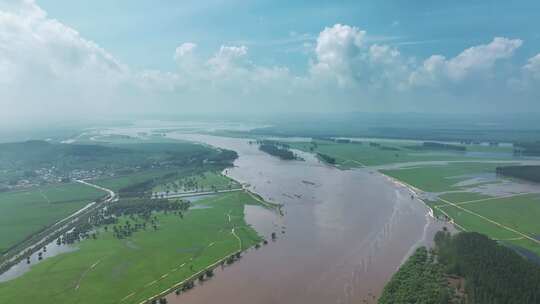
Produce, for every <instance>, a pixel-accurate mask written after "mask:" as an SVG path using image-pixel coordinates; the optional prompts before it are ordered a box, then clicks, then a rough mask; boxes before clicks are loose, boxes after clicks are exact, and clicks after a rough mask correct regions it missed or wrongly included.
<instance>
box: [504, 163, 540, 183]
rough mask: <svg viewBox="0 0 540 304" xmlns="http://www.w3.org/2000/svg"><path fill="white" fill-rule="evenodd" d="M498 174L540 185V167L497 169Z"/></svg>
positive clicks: (506, 167)
mask: <svg viewBox="0 0 540 304" xmlns="http://www.w3.org/2000/svg"><path fill="white" fill-rule="evenodd" d="M496 171H497V174H500V175H504V176H509V177H515V178H520V179H524V180H528V181H531V182H536V183H540V166H505V167H497V170H496Z"/></svg>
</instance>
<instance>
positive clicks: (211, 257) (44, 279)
mask: <svg viewBox="0 0 540 304" xmlns="http://www.w3.org/2000/svg"><path fill="white" fill-rule="evenodd" d="M197 204H201V205H204V206H205V208H200V209H191V210H190V211H188V212H187V213H185V215H184V217H183V219H182V218H180V217H179V216H177V215H173V214H170V213H169V214H168V215H165V214H163V213H159V214H158V215H157V216H158V218H159V229H158V230H157V231H153V230H151V229H149V230H145V231H139V232H136V233H135V234H133V235H132V236H131V237H129V238H127V239H122V240H119V239H116V238H114V237H113V236H112V232H105V231H104V230H103V229H101V230H100V233H99V236H98V238H97V240H91V239H88V240H85V241H82V242H81V243H79V244H78V245H77V246H78V247H79V250H77V251H74V252H71V253H65V254H62V255H59V256H56V257H53V258H50V259H48V260H45V261H44V262H42V263H40V264H38V265H36V266H34V267H33V268H32V269H31V270H30V271H29V272H28V273H26V274H24V275H23V276H21V277H19V278H16V279H14V280H12V281H8V282H5V283H0V303H10V302H12V301H13V300H14V299H16V301H17V302H19V303H33V302H35V301H36V299H39V303H43V304H49V303H50V304H58V303H79V304H84V303H120V302H121V301H122V299H124V301H123V302H122V303H139V302H140V301H142V300H144V299H147V298H148V297H151V296H153V295H155V294H156V293H159V292H161V291H163V290H165V289H167V288H169V287H171V286H172V285H174V284H176V283H177V282H180V281H182V280H184V279H186V278H188V277H190V276H191V275H193V274H194V273H196V272H198V271H200V270H201V269H204V268H205V267H207V266H208V265H210V264H212V263H214V262H216V261H217V260H219V259H221V258H223V257H225V256H228V255H230V254H232V253H234V252H236V251H238V250H239V249H246V248H248V247H250V246H253V245H254V244H256V243H257V242H260V241H261V239H260V237H259V236H258V235H257V233H256V232H255V231H254V230H253V229H252V228H251V227H250V226H248V225H247V224H246V223H245V221H244V213H243V212H244V206H245V205H246V204H258V203H257V201H255V200H254V199H253V198H252V197H251V196H250V195H248V194H246V193H245V192H235V193H228V194H221V195H218V196H214V197H212V198H207V199H204V200H201V201H198V202H197ZM229 215H230V221H229ZM233 228H234V231H235V233H236V234H237V235H238V237H239V239H238V238H237V237H236V236H235V235H233V234H232V229H233Z"/></svg>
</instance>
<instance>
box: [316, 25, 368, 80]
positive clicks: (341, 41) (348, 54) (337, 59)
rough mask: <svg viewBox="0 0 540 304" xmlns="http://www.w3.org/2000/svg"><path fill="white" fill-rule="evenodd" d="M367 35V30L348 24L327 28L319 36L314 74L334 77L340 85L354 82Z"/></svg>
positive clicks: (322, 76)
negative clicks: (359, 56)
mask: <svg viewBox="0 0 540 304" xmlns="http://www.w3.org/2000/svg"><path fill="white" fill-rule="evenodd" d="M365 35H366V32H365V31H362V30H360V29H359V28H357V27H351V26H348V25H341V24H336V25H334V26H333V27H327V28H325V29H324V30H323V31H322V32H321V33H320V34H319V36H318V37H317V44H316V46H315V56H316V57H315V62H314V63H313V64H312V66H311V73H312V75H314V76H315V77H321V78H333V79H335V80H336V81H337V83H338V84H339V85H340V86H346V85H350V84H351V83H352V82H354V79H355V78H356V76H357V75H356V73H357V72H358V69H357V65H358V60H359V58H358V55H359V54H360V52H361V48H362V47H363V40H364V37H365Z"/></svg>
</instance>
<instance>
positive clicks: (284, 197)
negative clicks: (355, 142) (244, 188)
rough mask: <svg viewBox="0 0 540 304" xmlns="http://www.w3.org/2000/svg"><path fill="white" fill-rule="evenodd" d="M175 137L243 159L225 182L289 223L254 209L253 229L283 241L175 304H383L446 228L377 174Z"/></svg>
mask: <svg viewBox="0 0 540 304" xmlns="http://www.w3.org/2000/svg"><path fill="white" fill-rule="evenodd" d="M168 136H170V137H172V138H176V139H185V140H193V141H198V142H202V143H205V144H209V145H212V146H216V147H219V148H226V149H230V150H234V151H236V152H238V155H239V158H238V159H237V160H236V162H235V167H234V168H231V169H228V170H226V174H227V175H229V176H230V177H232V178H234V179H236V180H238V181H241V182H244V183H248V184H249V188H250V189H251V190H252V191H253V192H256V193H258V194H259V195H261V196H262V197H263V198H265V199H267V200H269V201H273V202H278V203H281V204H283V205H284V207H283V212H284V214H283V216H279V215H276V214H274V213H272V212H271V211H267V210H264V209H262V208H257V207H248V208H246V221H247V222H248V223H249V224H251V225H252V226H253V227H254V228H255V229H256V230H257V231H258V232H259V234H261V235H262V236H263V237H265V238H267V239H268V240H270V239H271V238H270V234H271V233H272V232H276V234H277V240H276V241H270V242H269V244H268V245H266V246H263V247H262V248H261V249H259V250H250V251H249V252H247V253H245V254H244V257H243V258H242V259H241V260H240V261H239V262H237V263H235V264H233V265H232V266H228V267H226V268H225V269H223V270H220V271H218V272H217V274H216V276H215V277H214V278H212V279H211V280H209V281H207V282H204V283H203V284H202V285H203V286H198V287H196V288H194V289H193V290H191V291H189V292H187V293H184V294H182V295H180V296H176V295H170V296H169V297H168V300H169V302H170V303H212V302H214V301H217V302H220V303H236V304H244V303H245V304H248V303H249V304H253V303H261V304H271V303H311V304H317V303H321V304H322V303H324V304H328V303H343V304H344V303H375V302H376V298H377V297H378V296H379V294H380V292H381V291H382V288H383V286H384V284H385V282H387V281H388V279H389V278H390V277H391V276H392V274H393V273H394V272H395V271H396V269H397V268H398V267H399V265H400V264H401V263H402V262H403V261H404V259H405V258H406V257H407V256H408V255H409V254H410V253H411V252H412V250H414V248H415V247H416V246H418V245H421V244H426V243H429V242H430V240H431V239H432V237H433V235H434V233H435V232H436V231H437V230H439V229H441V227H442V225H444V224H443V223H440V222H436V221H435V220H434V219H432V218H431V217H429V216H428V215H427V214H428V209H427V208H426V207H425V206H424V204H423V203H422V202H421V201H419V200H417V199H413V198H412V197H411V193H410V192H409V190H408V189H406V188H403V187H401V186H398V185H396V184H394V183H393V182H391V181H390V180H388V179H387V178H386V177H384V176H382V175H380V174H379V173H377V172H375V171H373V170H371V169H355V170H339V169H336V168H334V167H331V166H328V165H326V164H323V163H320V162H319V161H318V160H317V159H316V158H315V157H314V156H313V155H311V154H307V153H301V152H299V154H300V155H301V157H303V158H304V159H305V161H283V160H280V159H278V158H276V157H273V156H270V155H268V154H266V153H263V152H261V151H259V150H258V147H257V145H250V144H249V141H248V140H247V139H238V138H224V137H216V136H207V135H193V134H189V135H188V134H181V133H170V134H169V135H168Z"/></svg>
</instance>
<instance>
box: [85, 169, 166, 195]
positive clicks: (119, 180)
mask: <svg viewBox="0 0 540 304" xmlns="http://www.w3.org/2000/svg"><path fill="white" fill-rule="evenodd" d="M173 172H176V170H173V169H163V170H149V171H143V172H138V173H133V174H128V175H124V176H117V177H109V178H103V179H98V180H94V181H92V183H94V184H96V185H99V186H101V187H104V188H107V189H111V190H113V191H115V192H116V191H118V190H120V189H122V188H125V187H127V186H130V185H133V184H137V183H142V182H145V181H147V180H150V179H154V178H160V177H162V176H164V175H166V174H168V173H173Z"/></svg>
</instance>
